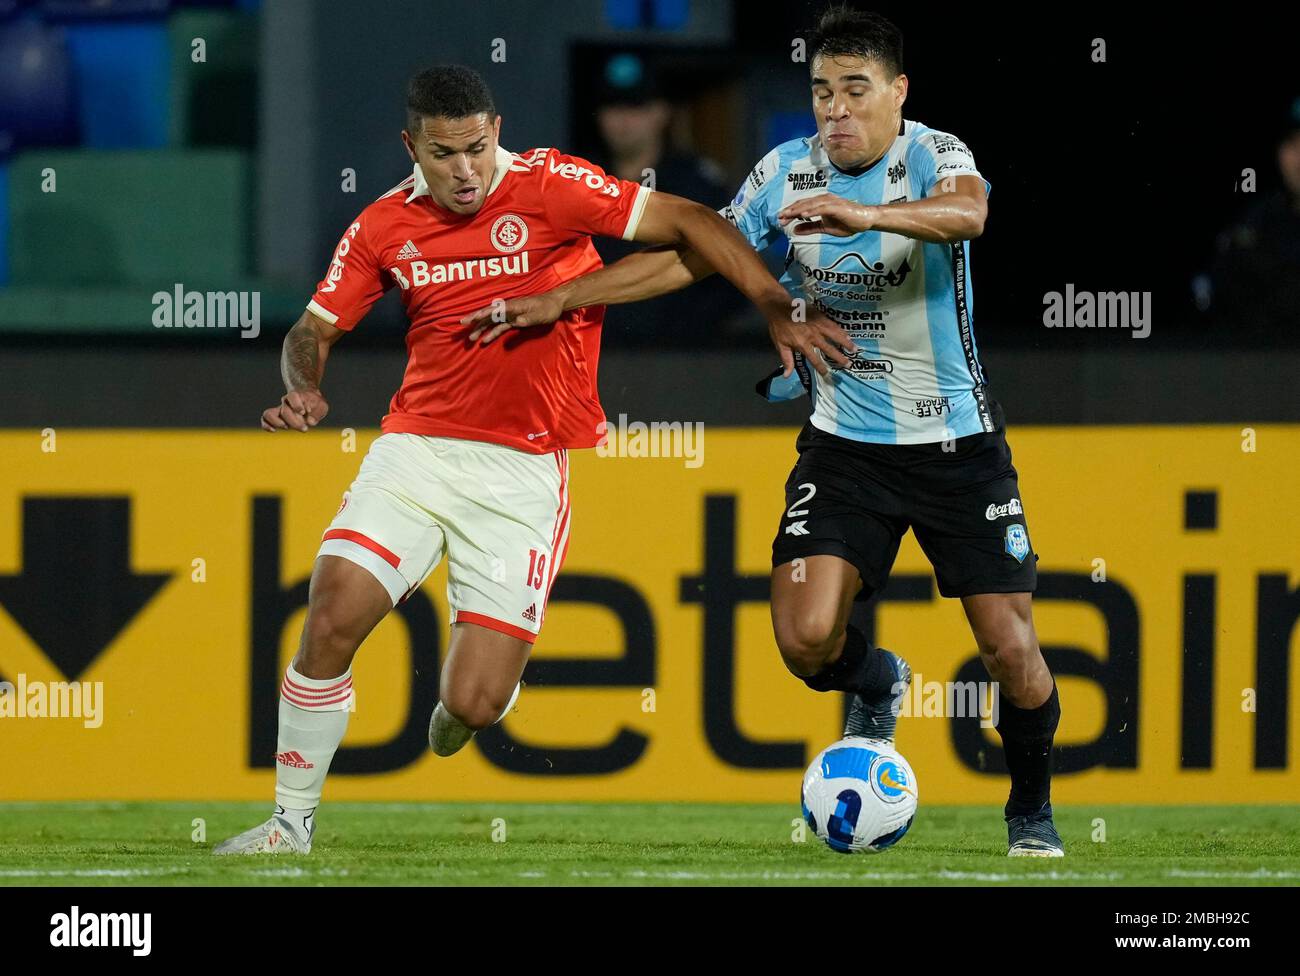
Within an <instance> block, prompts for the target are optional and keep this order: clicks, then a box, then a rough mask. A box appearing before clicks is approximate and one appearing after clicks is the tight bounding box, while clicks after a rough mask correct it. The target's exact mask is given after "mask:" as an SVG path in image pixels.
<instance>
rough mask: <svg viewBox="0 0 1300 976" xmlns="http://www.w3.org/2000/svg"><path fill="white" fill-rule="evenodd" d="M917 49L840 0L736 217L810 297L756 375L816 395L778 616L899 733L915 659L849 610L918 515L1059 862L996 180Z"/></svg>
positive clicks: (822, 673) (631, 285)
mask: <svg viewBox="0 0 1300 976" xmlns="http://www.w3.org/2000/svg"><path fill="white" fill-rule="evenodd" d="M902 47H903V44H902V35H901V34H900V33H899V31H898V29H897V28H896V27H895V26H894V25H893V24H891V23H890V22H889V21H887V20H885V19H884V18H883V17H880V16H878V15H875V14H869V13H861V12H857V11H853V10H850V9H846V8H832V9H831V10H829V11H827V12H826V14H825V15H823V17H822V18H821V20H820V22H819V24H818V26H817V28H816V30H815V31H813V33H812V34H811V36H810V37H809V38H808V45H807V50H808V54H809V58H810V62H809V65H810V68H811V77H810V95H811V104H812V111H813V116H814V119H815V120H816V123H817V135H815V136H812V137H809V138H806V139H795V140H792V141H790V142H787V143H783V144H782V145H780V146H777V147H776V148H775V149H773V150H772V151H771V152H769V153H768V154H767V155H766V156H764V157H763V158H762V160H761V161H760V162H759V163H758V165H757V166H756V167H755V168H754V170H753V172H751V173H750V175H749V177H748V179H746V181H745V183H744V184H743V185H742V186H741V188H740V191H739V192H738V193H737V194H736V197H735V199H734V200H733V201H732V203H731V204H730V205H729V206H728V207H725V208H724V209H723V211H722V213H723V215H724V216H726V217H727V218H728V219H729V220H730V221H731V223H732V224H733V225H734V226H735V227H736V228H737V229H738V230H739V231H740V233H741V234H742V235H744V237H745V238H746V239H748V241H749V242H750V244H751V245H752V246H753V247H755V248H757V249H760V250H762V249H765V248H767V247H769V246H771V245H773V244H774V243H776V242H777V241H778V240H782V239H784V240H785V242H786V271H785V274H784V276H783V278H782V283H783V284H784V285H785V286H786V288H787V289H788V290H789V291H790V292H791V294H792V295H793V296H795V303H794V304H795V306H796V307H797V308H798V309H799V310H800V311H801V312H802V313H803V314H801V315H794V316H792V318H793V319H795V321H794V322H792V323H790V324H789V325H786V324H779V325H775V324H773V325H770V326H769V327H770V329H771V331H772V337H773V339H774V341H775V342H776V345H777V347H778V349H779V350H780V352H781V356H782V360H783V362H782V368H781V369H778V370H777V371H776V372H775V373H774V374H773V375H772V376H770V377H768V378H766V379H765V380H764V381H762V382H761V383H760V384H759V391H760V392H761V393H763V394H764V395H765V396H767V397H768V398H770V399H785V398H789V397H792V396H797V395H802V394H803V393H805V392H807V393H808V394H809V396H810V397H811V400H812V414H811V416H810V418H809V420H808V423H807V424H806V425H805V426H804V429H803V431H802V432H801V433H800V435H799V439H798V443H797V447H798V450H799V460H798V462H797V463H796V464H795V467H794V469H793V471H791V473H790V477H789V480H788V481H787V482H786V486H785V494H786V497H785V510H784V513H783V515H782V518H781V521H780V525H779V527H778V529H777V535H776V538H775V539H774V540H773V544H772V566H773V569H772V623H773V629H774V632H775V636H776V642H777V645H778V647H779V648H780V650H781V655H782V657H783V658H784V660H785V664H786V666H787V667H788V668H789V670H790V671H791V672H792V673H793V674H795V675H796V676H798V677H799V678H801V679H802V680H803V681H804V682H805V683H806V684H807V685H808V686H809V687H811V688H813V689H815V690H818V691H843V692H848V693H851V694H852V695H854V696H856V697H855V699H854V701H853V707H852V708H851V710H850V713H849V718H848V724H847V727H846V728H845V735H846V736H847V735H861V736H865V737H867V738H873V739H883V740H886V741H892V740H893V737H894V729H895V725H896V722H897V715H898V706H899V703H900V701H901V699H902V697H903V695H904V694H906V690H907V686H908V682H909V681H910V679H911V669H910V667H909V666H908V664H907V662H906V661H904V660H903V659H902V658H901V657H900V656H899V655H897V654H894V653H893V652H891V651H887V650H884V649H882V648H876V647H872V646H871V645H870V643H869V642H868V641H867V639H866V636H865V635H864V634H863V633H862V632H861V631H860V630H859V629H858V628H857V627H855V626H853V624H852V623H851V622H850V615H851V611H852V608H853V603H854V601H855V600H865V599H868V598H870V597H871V596H872V595H873V594H875V593H877V592H878V591H879V590H880V589H881V587H883V586H884V584H885V581H886V580H887V578H888V576H889V572H890V569H891V568H892V566H893V563H894V559H895V557H896V555H897V553H898V546H899V542H900V540H901V539H902V536H903V534H904V533H905V532H906V531H907V530H908V529H909V528H910V529H911V530H912V531H913V533H914V534H915V535H916V538H917V541H918V542H919V543H920V545H921V548H922V550H923V551H924V552H925V554H926V556H927V558H929V560H930V562H931V564H932V565H933V566H934V570H935V576H936V578H937V580H938V583H939V592H940V593H941V594H942V595H943V596H945V597H955V598H959V599H960V600H961V601H962V606H963V609H964V610H965V612H966V617H967V620H968V621H969V623H970V627H971V631H972V633H973V634H974V637H975V640H976V643H977V644H978V646H979V650H980V657H981V659H982V660H983V662H984V664H985V666H986V667H987V669H988V672H989V674H990V675H991V676H992V677H993V678H994V679H995V680H996V681H997V683H998V687H999V700H998V712H999V714H998V719H997V725H996V727H997V730H998V733H999V735H1000V736H1001V738H1002V743H1003V747H1004V751H1005V756H1006V764H1007V769H1008V771H1009V773H1010V777H1011V790H1010V795H1009V797H1008V800H1007V804H1006V807H1005V809H1004V816H1005V819H1006V822H1007V833H1008V854H1010V855H1012V856H1036V857H1059V856H1061V855H1063V854H1064V845H1063V843H1062V842H1061V838H1060V835H1059V834H1058V833H1057V830H1056V827H1055V825H1054V823H1053V819H1052V807H1051V753H1052V744H1053V739H1054V737H1055V733H1056V728H1057V725H1058V723H1059V720H1060V705H1059V700H1058V696H1057V691H1056V683H1055V681H1054V679H1053V678H1052V674H1051V672H1050V671H1049V669H1048V667H1047V664H1046V662H1045V661H1044V660H1043V655H1042V653H1041V651H1040V649H1039V645H1038V638H1037V635H1036V633H1035V631H1034V624H1033V617H1032V613H1031V594H1032V593H1033V591H1034V589H1035V586H1036V584H1037V575H1036V568H1035V562H1036V561H1037V558H1038V557H1037V555H1036V554H1035V553H1034V551H1033V547H1032V544H1031V542H1030V538H1029V531H1028V525H1027V521H1026V517H1025V506H1024V504H1023V502H1022V500H1021V497H1020V489H1019V484H1018V479H1017V475H1016V470H1015V468H1014V467H1013V466H1012V463H1011V451H1010V448H1009V447H1008V446H1007V441H1006V437H1005V435H1004V425H1003V416H1002V411H1001V408H1000V407H999V405H998V404H997V403H996V402H995V401H994V400H993V399H992V397H991V396H990V395H989V392H988V387H987V383H986V379H985V375H984V370H983V368H982V366H981V365H980V361H979V353H978V348H977V346H976V343H975V335H974V327H973V317H974V298H973V293H972V285H971V274H970V241H971V240H972V239H973V238H976V237H978V236H979V235H980V234H981V233H982V232H983V229H984V220H985V216H986V213H987V208H988V204H987V195H988V191H989V185H988V184H987V183H986V182H985V180H984V178H983V176H981V174H980V172H979V170H978V169H976V167H975V160H974V157H973V156H972V154H971V152H970V150H969V149H968V148H967V147H966V145H965V144H964V143H963V142H962V141H961V140H960V139H958V138H957V137H956V136H953V135H951V134H949V133H946V132H940V131H938V130H935V129H932V128H930V127H928V126H926V125H922V124H921V123H919V122H914V121H910V120H907V119H905V118H904V117H903V103H904V101H905V100H906V98H907V89H908V79H907V76H906V75H905V74H903V70H902V68H903V65H902V61H903V52H902ZM713 270H714V269H712V268H710V267H709V266H708V265H707V264H706V263H705V262H703V261H702V260H701V259H700V258H699V256H698V255H697V254H695V253H694V252H692V251H690V250H689V249H688V248H685V247H677V248H666V249H656V250H652V251H643V252H640V253H637V254H633V255H631V256H629V257H627V258H624V259H623V260H622V261H619V262H617V263H615V264H613V265H611V266H610V267H608V268H605V269H602V270H600V271H596V272H593V273H591V274H588V275H586V276H583V277H580V278H576V279H574V280H572V281H570V282H567V283H565V284H564V285H562V286H560V287H559V288H557V289H555V290H554V291H552V292H548V293H545V294H543V295H539V296H533V297H531V298H525V299H515V300H511V301H509V302H507V303H506V304H505V308H504V309H501V308H499V307H498V308H497V309H495V310H494V309H484V310H482V311H481V312H480V313H476V314H475V315H474V316H467V317H466V319H465V320H464V321H466V322H467V324H469V325H470V326H471V329H472V331H471V338H479V339H480V340H481V341H491V340H492V339H493V338H494V337H495V336H496V335H499V334H500V333H501V332H503V331H504V330H506V329H509V328H516V327H523V326H530V325H537V324H542V323H546V322H551V321H554V320H555V319H556V318H558V317H559V315H560V314H562V312H563V311H564V310H566V309H569V308H578V307H583V306H585V305H595V304H617V303H620V302H628V301H638V300H641V299H644V298H650V297H653V296H655V295H660V294H664V293H665V292H669V291H673V290H676V289H678V288H682V287H685V286H687V285H689V284H690V283H691V282H693V281H697V280H699V279H700V278H702V277H704V276H705V275H707V274H709V273H711V272H712V271H713ZM494 313H495V314H494ZM801 318H806V321H807V324H806V325H802V326H801V325H800V324H799V323H798V320H799V319H801ZM827 319H829V320H830V322H832V323H835V324H836V325H838V326H839V327H840V328H842V329H843V330H844V332H846V333H847V334H848V335H849V336H850V337H851V338H852V341H853V346H854V348H853V349H852V350H846V351H848V352H850V354H851V355H850V362H849V363H848V364H847V365H842V364H841V363H840V359H842V357H839V356H835V355H830V354H828V351H827V341H828V337H829V341H831V342H834V341H835V339H834V337H833V334H831V333H829V332H828V330H827V329H826V326H825V321H826V320H827ZM800 329H802V330H803V336H802V341H800V340H799V339H797V338H794V337H796V336H797V335H798V334H799V331H800ZM836 351H838V350H836ZM832 367H834V368H832ZM796 569H798V570H799V571H797V572H796Z"/></svg>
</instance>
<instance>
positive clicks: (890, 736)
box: [844, 647, 912, 745]
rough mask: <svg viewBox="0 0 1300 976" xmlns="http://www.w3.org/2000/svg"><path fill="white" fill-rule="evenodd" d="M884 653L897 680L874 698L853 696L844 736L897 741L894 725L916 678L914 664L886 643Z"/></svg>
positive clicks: (889, 741) (891, 743)
mask: <svg viewBox="0 0 1300 976" xmlns="http://www.w3.org/2000/svg"><path fill="white" fill-rule="evenodd" d="M880 653H881V654H885V655H887V656H888V657H889V659H890V660H891V661H892V662H893V665H894V676H895V679H894V684H893V686H892V687H891V688H890V690H889V691H887V692H885V693H884V694H883V695H881V696H880V697H878V698H873V699H871V700H870V701H867V700H864V699H863V697H862V696H861V695H855V696H854V697H853V705H852V707H851V708H850V709H849V717H848V721H846V722H845V723H844V738H846V739H847V738H848V737H849V736H851V735H857V736H862V737H863V738H864V739H879V740H881V741H882V742H888V743H889V744H890V745H893V743H894V729H895V727H896V726H897V725H898V713H899V711H900V710H901V708H902V703H903V696H904V695H906V694H907V686H908V685H909V684H911V682H912V668H911V667H910V666H909V665H908V663H907V662H906V661H904V660H903V659H902V658H901V657H899V656H898V655H897V654H895V653H894V652H893V651H887V650H885V649H884V648H883V647H882V648H880Z"/></svg>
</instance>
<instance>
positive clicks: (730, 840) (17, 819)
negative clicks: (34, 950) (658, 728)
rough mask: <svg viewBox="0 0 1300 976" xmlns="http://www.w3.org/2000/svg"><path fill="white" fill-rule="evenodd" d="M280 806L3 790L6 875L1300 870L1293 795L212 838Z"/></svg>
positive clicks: (721, 881) (1112, 880) (449, 807)
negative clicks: (841, 825) (1028, 811)
mask: <svg viewBox="0 0 1300 976" xmlns="http://www.w3.org/2000/svg"><path fill="white" fill-rule="evenodd" d="M268 814H269V809H268V805H267V804H265V803H0V885H21V886H28V885H100V886H115V885H854V884H869V885H924V886H935V885H944V886H946V885H1050V886H1053V887H1060V886H1063V885H1081V886H1098V885H1104V886H1117V885H1288V886H1295V885H1297V884H1300V808H1297V807H1283V806H1258V807H1250V806H1189V807H1137V806H1095V807H1086V808H1085V807H1060V808H1057V811H1056V823H1057V826H1058V828H1059V829H1060V831H1061V835H1062V837H1063V838H1064V840H1065V842H1066V852H1067V856H1066V857H1065V858H1064V859H1038V858H1023V859H1012V858H1007V857H1006V828H1005V826H1004V824H1003V822H1002V817H1001V811H1000V810H999V809H997V808H996V807H991V806H990V807H984V806H980V807H939V806H932V807H922V808H921V811H920V813H919V814H918V816H917V820H916V822H915V823H914V824H913V825H912V829H911V831H910V832H909V833H908V835H907V837H905V838H904V839H903V841H902V842H901V843H900V844H899V845H898V846H897V847H896V848H894V849H892V850H890V851H887V852H885V853H884V854H879V855H842V854H836V853H834V852H833V851H831V850H829V849H828V848H826V847H825V846H824V845H823V844H822V843H821V842H820V841H818V840H817V839H816V838H815V837H814V836H812V835H811V833H809V834H808V835H807V838H806V840H805V841H804V842H802V843H799V842H796V841H795V840H793V839H792V838H793V835H794V834H795V831H796V828H795V827H794V826H793V825H792V821H794V820H796V819H797V818H798V809H797V808H796V807H791V806H788V805H784V804H753V805H713V804H685V803H680V804H679V803H663V804H639V803H584V804H542V803H447V804H424V803H401V804H398V803H326V804H325V805H324V806H322V808H321V811H320V821H319V826H318V829H317V831H316V838H315V842H314V849H313V851H312V853H311V854H310V855H308V856H306V857H300V856H279V857H230V858H217V857H213V856H212V855H211V853H210V849H211V847H212V845H213V844H215V843H217V842H218V841H221V840H223V839H224V838H226V837H228V836H230V835H232V834H235V833H238V832H239V831H241V830H244V829H246V828H248V827H251V826H253V825H254V824H255V823H258V822H260V821H261V820H264V819H265V818H266V817H267V816H268ZM196 818H201V819H202V821H203V829H204V830H205V831H206V839H205V840H204V841H201V842H200V841H196V840H193V839H191V838H192V835H194V834H195V832H196V831H197V830H198V829H199V828H198V827H196V826H195V825H194V823H193V821H194V820H195V819H196ZM1098 818H1100V819H1102V820H1104V821H1105V840H1104V841H1095V840H1093V836H1094V833H1095V832H1096V831H1097V830H1098V829H1099V828H1098V827H1096V826H1095V825H1094V821H1095V820H1096V819H1098ZM503 831H504V840H493V834H494V832H495V834H496V836H497V837H498V838H501V837H502V833H503Z"/></svg>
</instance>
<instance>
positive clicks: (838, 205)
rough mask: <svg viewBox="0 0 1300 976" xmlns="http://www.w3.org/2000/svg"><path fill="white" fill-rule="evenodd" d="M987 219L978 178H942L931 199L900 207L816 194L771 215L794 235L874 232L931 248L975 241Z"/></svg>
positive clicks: (986, 207) (836, 235) (984, 199)
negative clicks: (788, 227) (896, 235)
mask: <svg viewBox="0 0 1300 976" xmlns="http://www.w3.org/2000/svg"><path fill="white" fill-rule="evenodd" d="M987 216H988V195H987V191H986V190H985V188H984V181H983V180H982V179H980V178H979V177H978V176H955V177H950V178H947V179H944V180H941V181H940V182H939V183H937V184H935V186H934V189H933V190H932V191H931V195H930V196H928V197H925V198H924V199H921V200H908V201H907V202H905V203H884V204H878V205H875V206H871V205H868V204H863V203H854V202H853V201H852V200H845V199H844V198H843V197H837V196H835V194H833V193H821V194H818V195H817V196H815V197H808V198H806V199H804V200H796V201H795V202H794V203H791V204H789V205H788V206H786V207H783V208H782V209H781V210H780V211H778V212H777V215H776V217H777V220H779V221H780V222H781V225H782V226H785V225H787V224H789V223H791V222H792V221H793V222H794V228H793V230H794V233H796V234H830V235H831V236H833V237H852V236H853V235H854V234H861V233H864V232H865V231H869V230H874V231H882V232H884V233H888V234H901V235H902V236H903V237H911V238H914V239H915V240H918V241H929V242H930V243H932V244H956V243H957V242H958V241H969V240H974V239H975V238H976V237H979V236H980V234H982V233H984V219H985V218H986V217H987Z"/></svg>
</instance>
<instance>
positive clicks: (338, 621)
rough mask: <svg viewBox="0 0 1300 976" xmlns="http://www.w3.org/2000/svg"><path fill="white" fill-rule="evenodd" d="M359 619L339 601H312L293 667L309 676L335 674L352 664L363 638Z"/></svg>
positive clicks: (326, 676)
mask: <svg viewBox="0 0 1300 976" xmlns="http://www.w3.org/2000/svg"><path fill="white" fill-rule="evenodd" d="M357 630H358V628H357V626H356V622H355V621H353V620H351V619H350V618H349V615H348V614H347V613H346V612H345V611H344V610H343V609H342V608H341V607H340V606H338V605H337V604H333V603H331V602H329V601H323V602H321V603H317V604H313V606H312V607H311V609H310V610H309V611H308V613H307V623H306V624H305V625H304V626H303V632H302V645H301V646H300V647H299V649H298V656H297V657H296V658H295V659H294V668H295V669H296V670H297V671H298V672H299V673H300V674H302V675H303V676H305V677H308V678H332V677H334V676H336V675H339V674H342V673H343V672H344V671H346V670H347V669H348V667H349V665H351V664H352V657H353V655H354V654H355V653H356V650H357V645H358V644H359V643H360V639H359V638H358V636H357Z"/></svg>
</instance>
